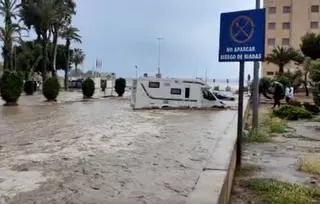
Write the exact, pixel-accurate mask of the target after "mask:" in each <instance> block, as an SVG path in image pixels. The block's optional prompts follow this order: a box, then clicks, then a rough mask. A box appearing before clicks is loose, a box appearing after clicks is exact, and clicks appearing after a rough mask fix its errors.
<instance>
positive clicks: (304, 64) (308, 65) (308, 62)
mask: <svg viewBox="0 0 320 204" xmlns="http://www.w3.org/2000/svg"><path fill="white" fill-rule="evenodd" d="M311 63H312V60H311V58H310V57H305V59H304V61H303V62H302V63H301V64H300V65H302V67H303V79H301V81H302V83H303V86H304V89H305V92H306V96H309V89H308V84H310V83H311V82H310V80H309V74H310V71H311Z"/></svg>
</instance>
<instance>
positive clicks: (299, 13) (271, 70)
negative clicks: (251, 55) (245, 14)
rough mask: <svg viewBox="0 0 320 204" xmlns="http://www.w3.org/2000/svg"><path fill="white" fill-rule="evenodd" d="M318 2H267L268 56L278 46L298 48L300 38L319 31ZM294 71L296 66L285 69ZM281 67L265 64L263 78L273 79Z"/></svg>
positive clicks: (291, 0) (300, 0) (319, 11)
mask: <svg viewBox="0 0 320 204" xmlns="http://www.w3.org/2000/svg"><path fill="white" fill-rule="evenodd" d="M319 5H320V1H319V0H264V7H265V8H266V41H265V45H266V47H265V53H266V55H267V54H268V53H270V52H271V51H272V49H273V48H274V47H275V46H292V47H293V48H296V49H299V48H300V44H301V37H302V36H304V35H305V34H306V33H308V32H316V33H317V32H319V31H320V29H319V28H320V25H319V21H320V10H319ZM290 67H292V68H295V67H296V65H294V64H293V63H291V64H289V65H287V66H286V67H285V71H286V70H288V69H289V68H290ZM277 72H278V67H277V66H275V65H273V64H267V63H263V76H268V77H273V76H275V75H276V74H277Z"/></svg>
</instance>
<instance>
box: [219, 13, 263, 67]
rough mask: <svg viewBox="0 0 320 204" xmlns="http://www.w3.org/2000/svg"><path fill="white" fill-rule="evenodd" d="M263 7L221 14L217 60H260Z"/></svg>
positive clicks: (261, 58)
mask: <svg viewBox="0 0 320 204" xmlns="http://www.w3.org/2000/svg"><path fill="white" fill-rule="evenodd" d="M265 19H266V17H265V9H255V10H248V11H238V12H232V13H222V14H221V25H220V48H219V62H239V61H262V60H263V59H264V46H265Z"/></svg>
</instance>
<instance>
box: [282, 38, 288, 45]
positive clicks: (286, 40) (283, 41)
mask: <svg viewBox="0 0 320 204" xmlns="http://www.w3.org/2000/svg"><path fill="white" fill-rule="evenodd" d="M282 45H290V39H289V38H282Z"/></svg>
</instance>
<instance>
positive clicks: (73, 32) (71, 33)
mask: <svg viewBox="0 0 320 204" xmlns="http://www.w3.org/2000/svg"><path fill="white" fill-rule="evenodd" d="M60 36H61V37H62V38H64V39H65V40H66V44H65V47H66V52H67V65H66V68H65V71H64V88H65V90H68V81H69V79H68V72H69V69H70V62H71V60H70V59H71V56H70V46H71V42H72V41H74V42H77V43H81V36H80V35H79V29H78V28H75V27H65V28H64V29H63V30H62V32H61V33H60Z"/></svg>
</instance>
